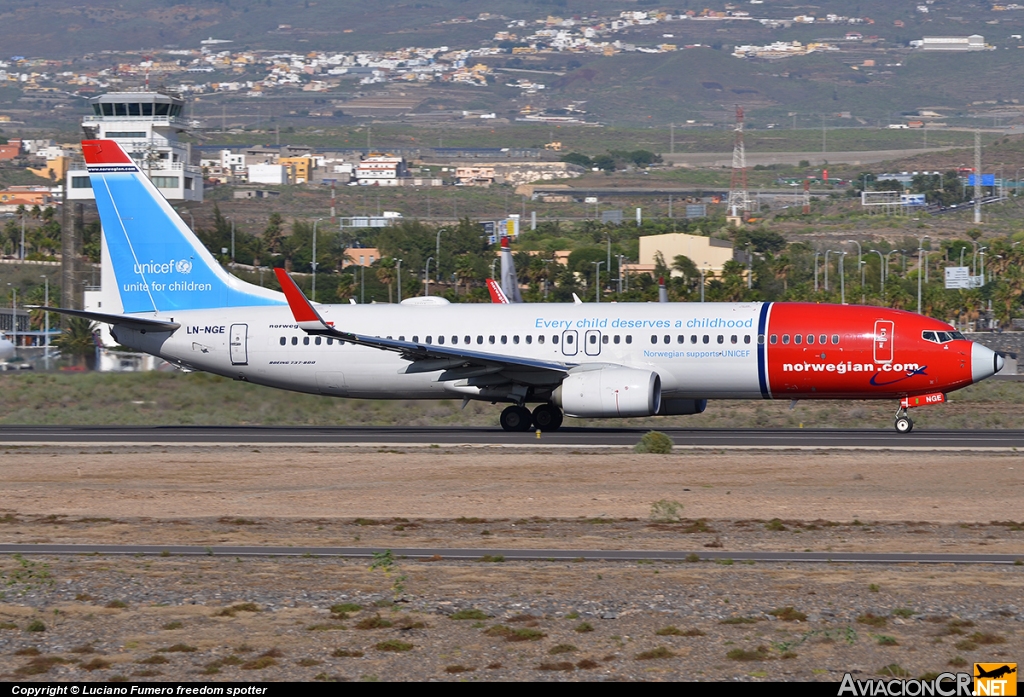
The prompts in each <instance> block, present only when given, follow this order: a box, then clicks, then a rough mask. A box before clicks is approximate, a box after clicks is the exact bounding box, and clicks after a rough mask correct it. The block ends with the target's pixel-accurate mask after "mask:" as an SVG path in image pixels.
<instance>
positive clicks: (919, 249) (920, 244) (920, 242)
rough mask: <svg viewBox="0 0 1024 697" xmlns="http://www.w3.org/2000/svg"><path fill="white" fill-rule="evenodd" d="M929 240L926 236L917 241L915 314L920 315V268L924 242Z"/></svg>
mask: <svg viewBox="0 0 1024 697" xmlns="http://www.w3.org/2000/svg"><path fill="white" fill-rule="evenodd" d="M928 239H931V238H930V237H929V236H928V235H923V236H922V237H921V238H920V239H919V240H918V241H917V314H921V270H922V269H921V266H922V264H921V263H922V261H923V260H924V241H925V240H928Z"/></svg>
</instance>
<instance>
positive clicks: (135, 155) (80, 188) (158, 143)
mask: <svg viewBox="0 0 1024 697" xmlns="http://www.w3.org/2000/svg"><path fill="white" fill-rule="evenodd" d="M89 102H90V105H91V106H92V111H93V113H92V114H91V115H89V116H86V117H85V118H84V119H83V120H82V129H83V130H84V131H85V133H86V137H87V138H90V139H92V138H101V139H110V140H115V141H117V142H118V143H120V144H121V147H123V148H124V149H125V151H126V152H127V153H128V154H129V155H130V156H131V158H132V159H133V160H134V161H135V163H136V164H137V165H139V167H141V168H142V170H143V171H144V172H145V173H146V174H148V175H149V177H150V178H151V179H152V180H153V184H155V185H156V187H157V188H158V189H160V192H161V193H162V194H163V195H164V196H165V197H167V199H168V200H171V201H175V200H178V201H182V200H184V201H202V200H203V173H202V170H201V169H200V168H199V167H197V166H195V165H193V164H191V162H192V146H191V144H190V143H183V142H181V141H179V140H178V134H179V133H181V132H182V131H184V130H185V128H186V122H185V120H184V119H182V118H181V114H182V110H183V108H184V106H185V101H184V100H183V99H182V98H181V97H178V96H175V95H170V94H164V93H163V92H111V93H108V94H104V95H100V96H99V97H93V98H92V99H90V100H89ZM67 184H68V198H69V199H71V200H82V199H92V198H93V193H92V184H91V183H90V181H89V173H88V171H87V170H86V169H85V168H84V167H83V166H79V167H75V168H72V169H71V170H69V171H68V175H67Z"/></svg>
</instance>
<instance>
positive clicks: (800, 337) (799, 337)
mask: <svg viewBox="0 0 1024 697" xmlns="http://www.w3.org/2000/svg"><path fill="white" fill-rule="evenodd" d="M793 343H794V344H797V345H798V346H799V345H800V344H802V343H804V335H803V334H796V335H794V336H793Z"/></svg>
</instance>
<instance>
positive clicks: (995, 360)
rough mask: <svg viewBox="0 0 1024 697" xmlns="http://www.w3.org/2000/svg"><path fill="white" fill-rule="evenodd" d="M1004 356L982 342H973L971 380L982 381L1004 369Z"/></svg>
mask: <svg viewBox="0 0 1024 697" xmlns="http://www.w3.org/2000/svg"><path fill="white" fill-rule="evenodd" d="M1003 363H1004V361H1003V357H1002V356H1000V355H999V354H998V353H996V352H995V351H993V350H992V349H990V348H989V347H988V346H982V345H981V344H978V343H975V344H971V381H972V382H981V381H982V380H984V379H985V378H987V377H990V376H992V375H995V374H996V373H998V372H999V371H1000V370H1002V369H1003Z"/></svg>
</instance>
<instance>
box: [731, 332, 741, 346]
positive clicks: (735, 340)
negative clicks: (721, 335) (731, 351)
mask: <svg viewBox="0 0 1024 697" xmlns="http://www.w3.org/2000/svg"><path fill="white" fill-rule="evenodd" d="M729 343H730V344H736V343H739V339H738V338H737V336H736V335H735V334H733V335H732V336H730V337H729Z"/></svg>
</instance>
